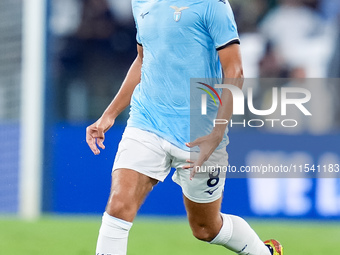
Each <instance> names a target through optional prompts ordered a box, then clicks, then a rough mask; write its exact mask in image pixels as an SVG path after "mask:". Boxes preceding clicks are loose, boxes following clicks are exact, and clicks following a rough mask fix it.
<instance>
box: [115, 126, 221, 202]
mask: <svg viewBox="0 0 340 255" xmlns="http://www.w3.org/2000/svg"><path fill="white" fill-rule="evenodd" d="M193 154H194V153H193V152H189V151H185V150H182V149H180V148H178V147H176V146H175V145H173V144H171V143H169V142H168V141H166V140H165V139H163V138H161V137H159V136H157V135H156V134H154V133H151V132H148V131H144V130H141V129H139V128H134V127H127V128H126V129H125V131H124V134H123V137H122V140H121V141H120V143H119V147H118V152H117V154H116V158H115V162H114V165H113V170H112V171H115V170H117V169H121V168H127V169H131V170H135V171H137V172H139V173H142V174H144V175H146V176H149V177H151V178H153V179H156V180H158V181H164V179H165V178H166V177H167V175H168V174H169V173H170V170H171V168H172V167H173V168H175V169H176V171H175V173H174V174H173V176H172V180H173V181H174V182H176V183H177V184H179V185H180V186H181V187H182V191H183V194H184V195H185V196H186V197H187V198H188V199H190V200H191V201H194V202H196V203H210V202H213V201H215V200H217V199H219V198H220V197H221V196H222V193H223V190H224V183H225V176H224V175H223V174H222V173H221V172H220V170H219V168H217V167H218V166H219V167H223V166H227V165H228V154H227V152H226V149H225V148H223V149H219V150H216V151H215V152H214V153H213V154H212V155H211V156H210V158H209V159H208V160H207V161H206V162H205V163H204V164H203V166H202V168H201V169H202V171H201V172H200V173H197V174H196V175H195V177H194V178H193V179H192V180H190V171H191V170H190V169H183V168H182V167H183V166H184V165H188V163H187V162H186V160H187V159H190V158H191V159H192V158H193V157H195V156H197V153H195V155H193ZM207 166H217V167H216V168H214V171H208V170H207V169H208V167H207ZM204 169H205V170H206V171H204ZM209 169H210V170H211V169H212V168H209Z"/></svg>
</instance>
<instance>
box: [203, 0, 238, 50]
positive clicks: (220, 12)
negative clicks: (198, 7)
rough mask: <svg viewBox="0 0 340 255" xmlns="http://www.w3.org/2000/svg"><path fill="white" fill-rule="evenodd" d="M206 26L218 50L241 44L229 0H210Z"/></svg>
mask: <svg viewBox="0 0 340 255" xmlns="http://www.w3.org/2000/svg"><path fill="white" fill-rule="evenodd" d="M205 24H206V26H207V29H208V32H209V34H210V36H211V38H212V39H213V42H214V45H215V47H216V49H217V50H221V49H223V48H225V47H227V46H228V45H230V44H233V43H240V40H239V36H238V32H237V26H236V22H235V18H234V14H233V11H232V9H231V6H230V4H229V2H228V0H210V1H209V4H208V6H207V9H206V15H205Z"/></svg>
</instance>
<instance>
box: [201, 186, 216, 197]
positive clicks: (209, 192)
mask: <svg viewBox="0 0 340 255" xmlns="http://www.w3.org/2000/svg"><path fill="white" fill-rule="evenodd" d="M216 190H218V187H217V188H216V189H211V190H206V191H204V192H207V193H208V194H209V195H210V196H212V194H214V192H215V191H216Z"/></svg>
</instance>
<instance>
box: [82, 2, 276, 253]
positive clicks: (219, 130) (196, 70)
mask: <svg viewBox="0 0 340 255" xmlns="http://www.w3.org/2000/svg"><path fill="white" fill-rule="evenodd" d="M132 8H133V15H134V18H135V22H136V27H137V37H136V38H137V44H138V45H137V51H138V55H137V57H136V59H135V61H134V62H133V63H132V65H131V67H130V70H129V71H128V73H127V76H126V78H125V80H124V82H123V84H122V86H121V88H120V90H119V92H118V93H117V95H116V96H115V98H114V99H113V101H112V102H111V104H110V105H109V106H108V107H107V109H106V110H105V111H104V113H103V115H102V116H101V117H100V118H99V119H98V120H97V121H96V122H95V123H94V124H92V125H90V126H89V127H88V128H87V132H86V140H87V143H88V145H89V146H90V148H91V150H92V151H93V153H94V154H96V155H97V154H99V153H100V150H99V148H101V149H105V146H104V144H103V142H104V137H105V136H104V134H105V132H106V131H108V130H109V129H110V128H111V127H112V125H113V124H114V122H115V118H116V117H117V116H118V115H119V114H120V113H121V112H122V111H123V110H124V109H125V108H126V107H127V106H128V105H129V104H131V109H130V117H129V120H128V123H127V127H126V129H125V131H124V134H123V137H122V140H121V142H120V144H119V148H118V152H117V154H116V158H115V162H114V166H113V172H112V185H111V193H110V197H109V200H108V203H107V207H106V211H105V213H104V215H103V218H102V225H101V228H100V231H99V236H98V242H97V249H96V254H97V255H125V254H126V250H127V240H128V234H129V230H130V228H131V226H132V222H133V220H134V218H135V216H136V214H137V211H138V209H139V208H140V206H141V204H142V203H143V201H144V199H145V198H146V196H147V194H148V193H149V192H150V191H151V190H152V188H153V186H154V185H156V184H157V183H158V182H159V181H163V180H164V179H165V178H166V176H167V175H168V174H169V172H170V169H171V167H174V168H176V171H175V173H174V175H173V180H174V181H175V182H176V183H178V184H179V185H180V186H181V188H182V191H183V195H184V204H185V208H186V211H187V215H188V220H189V223H190V227H191V229H192V232H193V235H194V236H195V237H196V238H198V239H199V240H202V241H206V242H210V243H211V244H216V245H222V246H224V247H226V248H227V249H229V250H232V251H234V252H236V253H238V254H251V255H270V254H275V255H282V248H281V246H280V244H279V243H278V242H276V241H275V240H270V241H268V242H266V244H265V243H263V242H262V241H261V240H260V239H259V237H258V236H257V234H256V233H255V232H254V230H253V229H252V228H251V227H250V226H249V225H248V224H247V222H246V221H244V220H243V219H242V218H240V217H237V216H234V215H227V214H223V213H221V212H220V207H221V201H222V193H223V189H224V181H225V179H224V178H219V177H218V176H217V175H216V173H210V172H206V173H197V174H196V175H195V173H196V170H197V169H199V168H197V167H200V166H204V165H217V164H218V165H227V164H228V162H227V160H228V155H227V152H226V148H225V147H226V145H227V143H228V140H227V136H226V132H227V125H226V124H223V125H222V124H221V125H216V127H213V126H212V125H210V126H202V128H200V127H194V128H193V127H190V103H191V102H190V99H192V98H193V95H191V92H192V91H190V79H191V78H222V74H224V77H225V78H233V80H232V82H233V84H234V85H235V86H238V87H239V88H241V87H242V64H241V57H240V49H239V37H238V33H237V28H236V24H235V21H234V17H233V13H232V10H231V7H230V5H229V3H228V1H227V0H149V1H148V0H143V1H142V0H132ZM220 98H221V104H220V105H219V107H215V108H214V107H211V105H209V106H208V110H209V115H211V116H213V117H216V118H218V119H225V120H229V119H230V118H231V115H232V95H231V93H230V91H229V90H227V89H223V91H222V93H221V96H220ZM199 99H200V98H199ZM209 127H210V130H209V133H208V134H206V135H204V136H201V137H194V136H191V131H192V130H193V129H195V130H196V131H197V130H198V133H200V131H201V129H207V128H208V129H209ZM193 137H194V138H195V139H194V140H192V141H191V142H190V139H191V138H193ZM98 146H99V148H98ZM197 148H198V149H199V152H198V157H196V158H195V159H193V158H191V157H190V156H191V155H190V150H191V149H193V150H195V149H196V150H197ZM202 174H203V176H202ZM204 174H205V175H204ZM217 174H218V172H217ZM169 195H170V194H169Z"/></svg>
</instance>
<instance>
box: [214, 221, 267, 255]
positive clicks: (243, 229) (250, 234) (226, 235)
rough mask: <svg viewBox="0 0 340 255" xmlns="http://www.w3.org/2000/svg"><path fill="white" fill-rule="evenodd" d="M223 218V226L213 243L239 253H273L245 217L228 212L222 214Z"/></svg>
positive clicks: (253, 254)
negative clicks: (228, 213)
mask: <svg viewBox="0 0 340 255" xmlns="http://www.w3.org/2000/svg"><path fill="white" fill-rule="evenodd" d="M222 218H223V224H222V228H221V230H220V232H219V233H218V235H217V236H216V237H215V238H214V239H213V240H212V241H211V242H210V243H211V244H217V245H222V246H224V247H226V248H227V249H229V250H232V251H234V252H236V253H238V254H249V255H271V252H270V250H269V249H268V247H267V246H266V245H265V244H264V243H263V242H262V241H261V240H260V238H259V237H258V235H257V234H256V233H255V231H254V230H253V229H252V228H251V227H250V226H249V224H248V223H247V222H246V221H245V220H244V219H242V218H240V217H238V216H234V215H227V214H222Z"/></svg>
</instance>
